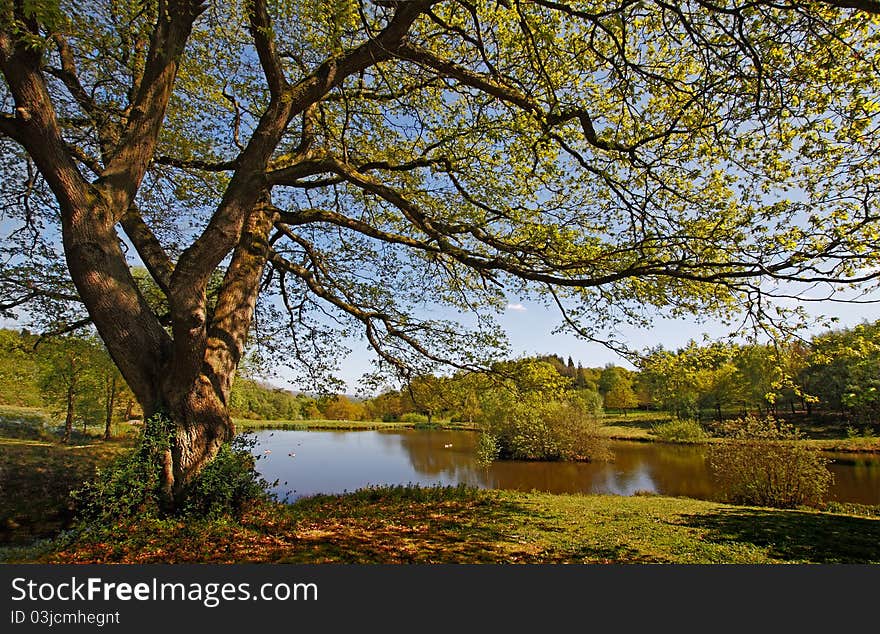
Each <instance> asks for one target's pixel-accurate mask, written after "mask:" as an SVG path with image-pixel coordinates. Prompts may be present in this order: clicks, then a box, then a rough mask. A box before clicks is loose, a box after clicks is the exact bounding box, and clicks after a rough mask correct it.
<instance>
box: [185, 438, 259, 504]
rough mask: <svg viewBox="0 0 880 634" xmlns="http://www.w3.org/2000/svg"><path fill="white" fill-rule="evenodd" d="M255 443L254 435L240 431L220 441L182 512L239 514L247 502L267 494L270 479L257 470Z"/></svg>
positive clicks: (188, 496)
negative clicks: (230, 437) (222, 443)
mask: <svg viewBox="0 0 880 634" xmlns="http://www.w3.org/2000/svg"><path fill="white" fill-rule="evenodd" d="M255 443H256V439H255V438H254V436H253V435H250V434H247V435H245V434H242V435H239V436H236V437H235V439H233V440H232V442H230V443H226V444H225V445H223V447H221V448H220V452H219V453H218V454H217V457H216V458H214V460H213V461H212V462H211V463H210V464H209V465H208V466H206V467H205V468H204V469H203V470H202V472H201V473H200V474H199V476H198V479H197V480H196V481H195V482H194V483H193V485H192V487H191V489H190V491H189V494H188V495H187V498H186V502H185V503H184V505H183V508H182V509H181V512H182V514H184V515H192V516H198V517H208V518H218V517H224V516H227V515H231V516H233V517H238V516H240V515H241V513H242V511H244V510H245V508H246V507H247V505H248V504H249V503H250V502H253V501H254V500H259V499H264V498H268V494H267V493H266V489H267V488H268V486H269V483H268V482H266V480H264V479H263V478H262V477H261V476H260V475H259V473H257V471H256V468H255V459H254V456H253V454H252V453H251V449H252V448H253V446H254V444H255Z"/></svg>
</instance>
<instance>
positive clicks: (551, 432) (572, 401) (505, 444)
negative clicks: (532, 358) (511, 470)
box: [483, 392, 611, 461]
mask: <svg viewBox="0 0 880 634" xmlns="http://www.w3.org/2000/svg"><path fill="white" fill-rule="evenodd" d="M483 409H484V412H485V413H486V418H485V422H484V432H485V433H486V434H488V435H490V436H492V438H493V439H494V442H495V445H496V449H497V456H496V457H498V458H507V459H512V460H591V461H592V460H607V459H608V458H610V456H611V452H610V451H609V450H608V440H607V438H605V437H603V436H602V435H601V434H600V433H599V427H600V426H601V424H600V423H599V421H598V419H597V418H596V417H595V416H594V415H593V413H592V410H590V409H587V408H585V407H584V406H583V404H582V403H580V402H579V400H578V399H577V398H576V397H572V398H568V399H559V400H554V401H544V399H543V398H542V397H541V396H540V395H538V394H528V393H527V394H519V395H515V394H508V393H506V392H499V393H496V394H495V395H494V397H493V398H492V399H491V401H489V400H487V401H486V403H484V408H483ZM484 443H486V446H487V447H488V441H484Z"/></svg>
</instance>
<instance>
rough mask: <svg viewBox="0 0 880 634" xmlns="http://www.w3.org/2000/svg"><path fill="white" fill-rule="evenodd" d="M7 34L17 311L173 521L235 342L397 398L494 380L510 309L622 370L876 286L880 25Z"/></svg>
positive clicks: (189, 0)
mask: <svg viewBox="0 0 880 634" xmlns="http://www.w3.org/2000/svg"><path fill="white" fill-rule="evenodd" d="M0 7H2V8H0V73H2V77H3V82H2V83H0V104H2V106H0V144H2V147H3V152H2V158H0V170H2V172H3V178H2V184H0V196H2V201H3V203H2V204H3V206H2V209H3V214H4V222H3V226H4V228H5V227H8V226H10V225H11V224H15V233H14V234H12V235H10V236H9V238H8V239H5V240H4V243H3V246H2V249H3V257H2V259H0V262H2V264H0V266H2V270H0V285H2V286H0V288H2V296H0V310H3V311H4V312H5V313H8V312H10V311H15V310H17V309H20V308H27V307H28V306H29V305H30V304H32V303H34V302H36V303H37V304H35V306H34V309H33V311H32V313H31V314H32V315H35V316H36V317H37V320H38V321H39V318H46V317H51V318H52V320H53V321H54V320H55V319H54V318H55V317H58V316H60V317H62V318H63V323H55V324H52V328H54V329H56V330H65V329H68V328H70V327H73V326H75V325H77V324H79V323H84V321H85V320H86V319H87V320H89V321H90V322H92V323H93V324H94V325H95V327H96V329H97V331H98V332H99V334H100V335H101V337H102V339H103V340H104V342H105V344H106V346H107V349H108V350H109V352H110V354H111V355H112V357H113V359H114V361H115V363H116V364H117V365H118V367H119V369H120V370H121V372H122V374H123V376H124V377H125V379H126V381H127V382H128V383H129V385H130V386H131V388H132V390H133V391H134V393H135V394H136V395H137V397H138V399H139V401H140V402H141V404H142V405H143V406H144V409H145V412H146V413H147V414H148V415H149V414H150V413H153V412H158V411H162V412H165V413H167V414H169V415H170V416H171V418H172V419H173V420H175V421H177V423H178V433H177V439H176V441H175V443H176V444H175V445H174V447H173V448H172V450H171V453H170V454H169V457H168V461H169V465H170V467H169V469H168V473H172V472H173V474H174V477H173V478H171V477H170V476H169V478H168V482H167V483H166V484H167V485H168V487H169V491H171V490H172V489H173V490H174V492H175V494H179V493H180V492H181V491H182V490H183V489H184V488H185V485H186V484H187V483H188V482H189V481H190V479H191V477H192V475H193V474H195V473H197V472H198V470H199V469H201V467H202V466H203V465H204V464H205V463H206V462H207V461H209V460H210V459H211V457H212V456H213V455H214V453H215V452H216V450H217V447H219V444H220V443H221V442H222V441H223V440H224V439H226V438H228V437H229V436H230V435H231V433H232V426H231V422H230V419H229V416H228V412H227V411H226V403H227V402H228V396H229V390H230V388H231V383H232V379H233V377H234V374H235V370H236V368H237V366H238V364H239V363H240V362H241V359H242V355H243V354H244V352H245V345H246V343H247V342H251V343H257V342H259V343H262V344H265V345H264V347H263V351H264V354H265V353H266V352H271V351H273V350H274V351H275V352H276V353H279V352H280V351H283V355H282V356H283V359H285V360H288V361H291V362H295V365H297V367H298V368H300V369H301V370H302V371H303V373H304V374H305V375H308V376H310V377H314V378H317V377H322V376H325V375H326V374H327V371H328V370H332V367H333V364H332V358H333V356H334V355H333V353H334V352H338V351H339V349H340V341H341V338H342V337H343V336H345V335H348V334H351V333H354V332H359V333H362V334H363V336H364V337H365V338H366V340H367V341H368V342H369V344H370V345H371V346H372V347H373V348H374V349H375V350H376V352H377V354H378V358H379V360H380V365H381V366H382V367H383V368H384V369H390V370H392V371H394V372H396V373H399V374H404V375H405V374H406V373H408V372H411V371H412V369H413V368H416V369H419V371H424V369H425V366H426V361H425V360H427V365H432V364H434V363H439V362H441V361H442V362H447V363H451V364H452V365H454V366H457V367H460V368H464V367H473V366H477V365H479V364H480V363H481V362H482V361H483V360H484V357H485V356H486V354H485V353H486V351H487V350H492V349H494V348H497V347H499V344H501V339H500V333H499V331H498V329H497V327H496V326H495V325H494V322H493V321H492V320H491V319H490V315H491V313H492V311H493V309H495V310H502V309H503V307H504V306H505V305H506V295H507V294H510V293H516V294H517V295H518V296H519V297H535V298H537V299H540V300H542V301H545V302H547V303H548V304H550V305H552V306H556V307H557V308H558V309H559V310H560V312H561V315H562V322H563V323H564V324H565V325H566V326H567V327H570V328H572V329H574V330H575V331H576V332H577V333H579V334H580V335H581V336H583V337H585V338H588V339H593V340H599V341H604V342H606V343H607V344H608V345H612V346H616V345H618V343H620V342H617V341H616V340H615V338H614V332H615V326H616V325H618V324H619V323H621V322H622V321H628V322H632V323H637V324H639V323H640V324H647V323H649V321H650V319H651V317H652V316H653V315H655V314H665V315H673V316H675V315H682V314H691V313H695V314H698V315H700V316H705V317H708V316H712V317H719V318H722V319H725V320H728V321H729V322H730V323H732V324H733V323H740V322H741V323H743V324H749V323H751V324H753V325H755V326H756V327H761V328H776V327H779V326H781V324H782V323H783V322H784V321H785V318H787V317H788V316H790V315H787V314H786V310H785V304H777V305H776V306H775V307H774V304H773V299H774V298H776V299H781V300H788V299H790V298H791V297H792V296H796V297H800V298H801V299H803V300H810V299H813V300H815V299H819V298H825V297H826V296H829V295H834V296H835V297H837V295H835V293H836V292H837V291H840V290H844V291H846V290H848V289H850V288H851V285H857V287H858V288H859V289H862V290H864V289H866V288H872V287H873V285H874V284H875V283H876V280H877V278H878V276H880V267H878V257H880V248H878V223H877V205H876V188H877V184H878V183H877V181H878V178H880V171H878V160H880V158H878V154H877V147H878V136H880V130H878V117H877V113H878V111H880V96H878V82H880V73H878V72H877V71H878V68H877V63H878V51H880V47H878V43H880V42H878V40H880V29H878V26H880V20H878V13H880V3H877V2H875V1H874V0H839V1H834V0H827V1H814V2H805V3H801V2H798V3H787V2H763V1H751V0H749V1H739V0H722V1H719V2H715V1H709V0H690V1H688V2H683V3H667V2H665V1H663V0H614V1H612V2H606V1H601V0H600V1H592V2H564V1H555V0H530V1H526V0H485V1H483V0H476V1H471V0H409V1H404V0H323V1H321V2H276V1H274V0H237V1H233V2H223V3H220V2H212V3H207V2H201V1H197V0H145V1H135V0H102V1H97V0H95V1H90V2H89V1H87V2H76V3H72V2H67V1H61V0H29V1H24V0H4V1H3V3H2V5H0ZM10 231H12V230H11V229H10ZM59 241H60V243H61V244H62V245H63V249H62V251H63V262H62V261H61V259H60V258H59V255H60V254H59V249H58V247H57V244H58V243H59ZM126 250H129V251H130V252H126ZM132 266H145V267H146V270H147V271H148V272H149V275H150V277H151V279H152V283H153V284H154V285H155V287H156V288H158V289H159V291H160V292H161V294H162V295H164V297H165V300H166V301H165V302H162V303H163V305H164V306H165V308H164V309H163V310H161V311H158V310H156V309H155V306H156V303H155V302H154V303H151V302H150V301H148V299H147V298H146V297H145V293H144V291H143V288H142V285H139V284H138V282H137V281H136V279H135V276H134V275H133V274H132V271H131V267H132ZM218 277H219V278H221V279H222V281H221V282H220V284H219V287H218V288H216V289H214V290H213V291H212V292H209V287H211V285H212V283H213V282H216V280H217V279H218ZM425 305H430V306H438V305H439V306H446V307H448V309H449V310H448V312H449V313H450V314H455V311H462V312H463V313H466V314H467V315H468V316H467V317H465V318H464V319H463V321H464V323H463V326H462V327H460V326H457V325H456V324H455V322H454V320H444V319H439V318H432V317H430V316H428V317H426V316H425V313H424V312H423V311H422V310H421V309H422V308H423V307H424V306H425ZM442 314H446V313H445V312H444V313H442ZM44 320H45V319H44ZM252 325H253V326H254V327H253V328H252V327H251V326H252ZM171 467H173V468H171Z"/></svg>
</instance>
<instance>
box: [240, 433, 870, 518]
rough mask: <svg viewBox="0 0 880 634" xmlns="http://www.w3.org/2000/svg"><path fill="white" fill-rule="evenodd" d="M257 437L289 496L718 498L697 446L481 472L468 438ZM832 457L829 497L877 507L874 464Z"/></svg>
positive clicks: (630, 447)
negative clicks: (488, 492)
mask: <svg viewBox="0 0 880 634" xmlns="http://www.w3.org/2000/svg"><path fill="white" fill-rule="evenodd" d="M257 439H258V444H257V446H256V447H255V449H254V453H255V454H256V455H258V456H259V457H260V459H259V460H258V462H257V466H258V468H259V470H260V472H261V473H262V474H263V476H264V477H265V478H266V479H267V480H269V481H270V482H272V481H274V480H276V479H277V480H279V484H278V486H277V487H276V488H275V493H277V494H278V495H279V497H281V498H282V499H287V500H294V499H296V498H299V497H302V496H304V495H313V494H315V493H342V492H345V491H353V490H355V489H359V488H362V487H365V486H370V485H379V484H407V483H413V484H421V485H426V486H429V485H434V484H441V485H450V484H458V483H466V484H470V485H473V486H478V487H482V488H502V489H515V490H520V491H533V490H536V491H547V492H552V493H607V494H615V495H632V494H634V493H636V492H639V491H644V492H652V493H661V494H663V495H672V496H686V497H692V498H701V499H716V498H717V494H716V492H715V490H714V488H713V486H712V481H711V478H710V475H709V470H708V466H707V465H706V460H705V449H704V448H702V447H699V446H676V445H666V444H659V443H657V444H652V443H634V442H615V443H614V444H613V450H614V454H615V458H614V461H613V462H601V463H566V462H514V461H500V462H496V463H494V464H493V465H491V466H490V467H488V468H485V467H481V466H479V465H478V464H477V463H476V461H475V459H474V446H475V444H476V440H477V436H476V434H473V433H469V432H460V431H435V430H430V431H426V430H397V431H293V430H291V431H288V430H284V431H281V430H276V431H261V432H257ZM267 450H268V451H269V452H270V453H265V452H266V451H267ZM832 457H833V458H834V462H833V463H832V464H831V465H830V468H831V470H832V472H833V473H834V476H835V484H834V487H833V490H832V491H831V495H830V497H831V498H832V499H836V500H839V501H846V502H858V503H861V504H880V458H878V457H877V456H868V455H858V456H855V455H847V454H841V455H835V456H832Z"/></svg>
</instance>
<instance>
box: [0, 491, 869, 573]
mask: <svg viewBox="0 0 880 634" xmlns="http://www.w3.org/2000/svg"><path fill="white" fill-rule="evenodd" d="M6 559H7V561H22V560H25V561H38V562H47V563H110V562H120V563H166V562H174V563H183V562H215V563H246V562H247V563H258V562H259V563H385V564H403V563H533V564H534V563H583V564H600V563H601V564H606V563H615V564H646V563H670V564H713V563H724V564H727V563H730V564H780V563H823V564H827V563H880V518H878V517H859V516H855V515H847V514H842V513H827V512H814V511H799V510H797V511H779V510H771V509H764V508H752V507H737V506H729V505H724V504H717V503H713V502H703V501H698V500H690V499H682V498H668V497H659V496H644V497H618V496H602V495H550V494H539V493H515V492H509V491H482V490H474V489H467V488H463V487H457V488H446V489H439V488H438V489H431V488H417V487H385V488H377V489H366V490H362V491H358V492H354V493H350V494H347V495H338V496H317V497H313V498H307V499H304V500H301V501H299V502H298V503H296V504H293V505H290V506H281V505H264V506H258V507H257V508H255V509H253V510H252V511H250V512H249V513H247V514H246V515H245V516H244V517H243V518H242V520H241V521H238V522H232V521H222V522H221V521H215V522H194V523H183V522H175V521H169V520H166V521H156V520H153V521H142V522H138V523H135V524H120V525H119V526H118V527H116V528H115V529H114V530H112V531H107V532H105V533H102V534H101V535H100V536H95V537H93V538H91V539H89V538H83V537H79V538H77V539H75V540H70V541H68V542H64V541H58V542H55V543H44V544H42V545H41V546H39V547H36V548H33V547H32V548H30V549H24V550H22V549H19V550H14V549H13V550H7V552H6Z"/></svg>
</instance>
